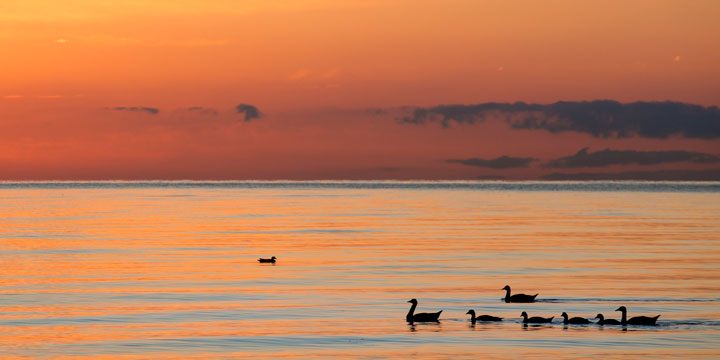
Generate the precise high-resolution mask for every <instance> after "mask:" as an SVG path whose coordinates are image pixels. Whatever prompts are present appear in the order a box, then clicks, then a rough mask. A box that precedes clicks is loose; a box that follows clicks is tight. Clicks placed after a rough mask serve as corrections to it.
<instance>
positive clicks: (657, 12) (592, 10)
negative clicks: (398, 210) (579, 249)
mask: <svg viewBox="0 0 720 360" xmlns="http://www.w3.org/2000/svg"><path fill="white" fill-rule="evenodd" d="M719 13H720V3H718V2H717V1H691V2H687V1H542V2H541V1H472V0H468V1H455V0H448V1H442V2H438V1H422V0H412V1H410V0H408V1H372V0H370V1H360V0H358V1H353V0H308V1H290V0H286V1H263V0H258V1H238V0H232V1H231V0H204V1H197V0H179V1H178V0H176V1H169V0H167V1H152V2H148V1H141V0H125V1H109V0H65V1H54V0H5V1H2V2H0V53H1V54H2V56H0V139H1V140H2V141H1V142H0V165H2V167H0V169H2V168H4V169H5V170H4V171H2V170H0V179H84V178H88V179H90V178H91V179H103V178H194V179H195V178H197V179H214V178H222V179H235V178H237V179H246V178H474V177H477V176H483V175H485V174H497V175H500V172H498V171H497V170H494V169H490V170H486V169H477V168H472V167H467V166H462V165H457V164H447V163H445V160H447V159H451V158H471V157H480V158H495V157H499V156H502V155H511V156H529V155H532V156H534V157H538V158H542V159H551V158H556V157H560V156H568V155H571V154H574V153H575V152H577V151H578V150H579V149H581V148H583V147H585V146H590V147H591V148H592V149H593V150H601V149H604V148H608V147H610V148H613V149H637V150H642V149H652V150H679V149H682V150H691V151H701V152H705V153H710V154H714V155H720V150H718V149H720V146H718V142H717V140H713V139H706V140H697V139H666V140H659V139H642V138H637V137H635V138H632V139H622V140H613V139H610V140H608V139H598V138H594V137H592V136H589V135H586V134H585V135H584V134H576V133H563V134H549V133H547V132H543V131H539V130H534V131H533V130H524V131H517V130H509V128H508V127H507V126H504V125H502V124H497V123H493V122H490V123H483V124H481V125H474V126H466V127H462V128H460V129H454V130H447V129H446V130H443V129H439V128H438V127H437V126H430V125H426V126H421V127H419V128H412V129H411V127H412V126H408V125H401V124H398V122H397V121H396V118H397V117H398V116H400V115H398V114H397V113H398V112H402V111H401V110H399V109H398V107H400V106H424V107H427V106H434V105H438V104H448V103H452V104H474V103H485V102H491V101H495V102H515V101H525V102H533V103H543V104H547V103H553V102H556V101H559V100H571V101H582V100H595V99H613V100H617V101H621V102H633V101H639V100H642V101H662V100H672V101H678V102H685V103H691V104H700V105H703V106H713V105H720V22H718V21H717V14H719ZM237 104H252V105H254V106H256V107H257V108H258V109H259V110H260V112H261V113H262V115H263V116H262V118H260V119H254V120H252V121H249V122H244V121H241V120H238V119H239V118H238V116H237V114H234V113H233V108H234V107H235V106H236V105H237ZM119 106H124V107H143V106H144V107H151V108H157V109H159V114H156V115H153V114H149V113H147V112H142V111H140V112H137V111H136V112H131V111H113V110H108V109H112V108H115V107H119ZM194 106H201V107H204V108H211V109H213V110H214V111H216V112H217V113H218V115H216V116H215V115H208V114H206V113H205V114H200V113H198V112H193V111H186V110H182V109H187V108H188V107H194ZM363 109H389V110H388V111H386V112H384V113H383V114H381V115H372V114H369V113H368V112H364V111H363ZM708 166H710V167H708ZM712 166H715V167H712ZM686 167H687V166H686ZM691 167H692V166H691ZM695 167H697V166H695ZM717 167H719V166H717V164H710V165H704V167H703V169H708V168H713V169H714V168H717ZM378 169H380V170H378ZM653 169H654V168H653ZM606 170H607V169H606ZM616 170H617V171H625V170H629V168H617V169H616ZM544 173H547V171H546V170H542V169H539V168H537V167H532V168H530V169H511V170H507V171H504V172H502V176H507V177H508V178H535V177H537V176H540V175H542V174H544Z"/></svg>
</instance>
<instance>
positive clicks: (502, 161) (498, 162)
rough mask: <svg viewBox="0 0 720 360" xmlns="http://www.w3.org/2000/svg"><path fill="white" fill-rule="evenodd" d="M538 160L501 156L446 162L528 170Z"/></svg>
mask: <svg viewBox="0 0 720 360" xmlns="http://www.w3.org/2000/svg"><path fill="white" fill-rule="evenodd" d="M535 160H536V159H534V158H531V157H527V158H519V157H510V156H501V157H499V158H496V159H487V160H486V159H479V158H471V159H450V160H446V161H447V162H449V163H457V164H463V165H468V166H477V167H484V168H491V169H510V168H526V167H528V166H529V165H530V163H531V162H533V161H535Z"/></svg>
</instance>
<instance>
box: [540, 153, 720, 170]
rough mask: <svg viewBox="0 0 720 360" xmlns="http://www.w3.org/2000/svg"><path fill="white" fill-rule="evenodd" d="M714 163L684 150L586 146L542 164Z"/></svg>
mask: <svg viewBox="0 0 720 360" xmlns="http://www.w3.org/2000/svg"><path fill="white" fill-rule="evenodd" d="M685 161H687V162H692V163H716V162H720V158H719V157H717V156H715V155H711V154H705V153H699V152H694V151H684V150H671V151H637V150H610V149H605V150H600V151H596V152H589V151H588V148H584V149H582V150H580V151H578V152H577V153H576V154H575V155H571V156H566V157H562V158H559V159H555V160H551V161H549V162H547V163H546V164H544V167H548V168H580V167H601V166H610V165H631V164H633V165H655V164H661V163H668V162H685Z"/></svg>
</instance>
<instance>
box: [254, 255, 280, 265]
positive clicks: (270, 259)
mask: <svg viewBox="0 0 720 360" xmlns="http://www.w3.org/2000/svg"><path fill="white" fill-rule="evenodd" d="M275 259H277V258H276V257H274V256H273V257H271V258H269V259H263V258H259V259H258V262H260V263H272V264H274V263H275Z"/></svg>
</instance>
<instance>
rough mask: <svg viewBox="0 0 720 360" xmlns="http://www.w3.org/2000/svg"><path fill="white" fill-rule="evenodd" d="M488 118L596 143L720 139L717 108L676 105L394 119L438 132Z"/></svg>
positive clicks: (427, 112) (538, 108)
mask: <svg viewBox="0 0 720 360" xmlns="http://www.w3.org/2000/svg"><path fill="white" fill-rule="evenodd" d="M489 116H500V117H501V118H504V119H505V121H506V122H507V123H508V124H510V126H511V127H512V128H514V129H541V130H546V131H549V132H552V133H556V132H563V131H576V132H582V133H587V134H590V135H592V136H595V137H600V138H627V137H632V136H639V137H646V138H661V139H662V138H667V137H669V136H673V135H676V136H684V137H687V138H701V139H713V138H717V137H720V109H718V107H717V106H709V107H704V106H701V105H694V104H687V103H682V102H672V101H664V102H643V101H639V102H633V103H626V104H623V103H619V102H617V101H612V100H595V101H580V102H577V101H560V102H556V103H553V104H528V103H524V102H516V103H482V104H475V105H439V106H435V107H430V108H416V109H414V110H413V112H412V114H410V115H408V116H404V117H401V118H399V119H398V120H399V121H400V122H401V123H408V124H425V123H429V122H438V123H440V125H441V126H442V127H444V128H447V127H450V126H451V125H452V123H453V122H454V123H456V124H474V123H476V122H482V121H484V120H485V119H486V118H487V117H489Z"/></svg>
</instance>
